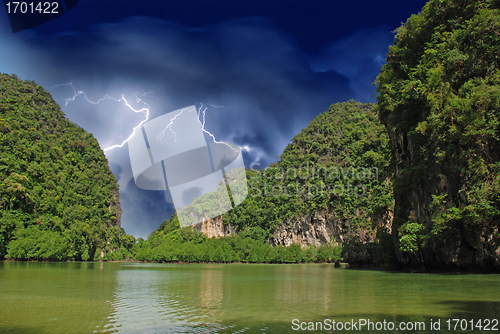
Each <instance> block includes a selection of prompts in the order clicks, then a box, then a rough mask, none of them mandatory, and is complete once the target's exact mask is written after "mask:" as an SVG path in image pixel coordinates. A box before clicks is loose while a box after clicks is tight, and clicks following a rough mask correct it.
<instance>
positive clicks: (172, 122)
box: [156, 109, 187, 142]
mask: <svg viewBox="0 0 500 334" xmlns="http://www.w3.org/2000/svg"><path fill="white" fill-rule="evenodd" d="M186 110H187V109H182V110H181V111H180V112H179V113H178V114H177V115H175V116H174V118H172V119H171V120H170V122H169V123H168V125H167V126H166V127H165V129H163V131H162V132H161V133H160V135H159V136H158V137H156V138H158V139H162V138H163V136H164V135H165V131H167V129H169V128H170V132H172V133H173V134H174V141H175V142H177V133H175V132H174V130H172V125H173V124H174V121H175V119H176V118H177V117H179V116H180V115H182V113H183V112H184V111H186Z"/></svg>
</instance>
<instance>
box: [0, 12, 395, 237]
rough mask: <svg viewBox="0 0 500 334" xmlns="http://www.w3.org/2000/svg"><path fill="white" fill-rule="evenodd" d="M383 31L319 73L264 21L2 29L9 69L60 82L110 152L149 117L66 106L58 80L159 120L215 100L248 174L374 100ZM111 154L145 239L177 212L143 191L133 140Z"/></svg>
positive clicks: (218, 118)
mask: <svg viewBox="0 0 500 334" xmlns="http://www.w3.org/2000/svg"><path fill="white" fill-rule="evenodd" d="M365 35H366V36H365ZM382 35H383V31H382V30H380V31H379V30H377V31H375V32H373V31H365V32H363V31H361V32H359V33H357V34H355V35H353V36H351V37H349V38H346V39H345V40H344V41H340V42H338V43H335V44H333V45H332V47H330V48H328V49H326V50H324V51H323V52H322V54H321V55H320V56H318V57H317V58H315V59H314V63H313V69H314V70H313V69H311V63H310V59H311V57H310V56H308V55H306V54H304V53H303V52H302V51H301V50H300V49H299V48H298V46H297V45H296V44H295V43H294V40H292V39H291V38H290V36H288V35H286V34H284V33H283V32H281V31H280V30H278V29H276V28H275V27H274V26H273V25H272V23H271V22H270V21H269V20H267V19H264V18H247V19H240V20H232V21H225V22H222V23H219V24H214V25H210V26H205V27H203V28H196V29H192V28H189V27H186V26H183V25H179V24H176V23H172V22H169V21H164V20H160V19H153V18H148V17H136V18H129V19H126V20H124V21H122V22H119V23H113V24H102V25H99V26H97V27H95V28H94V29H93V30H91V31H88V32H80V33H71V32H68V33H64V34H58V35H51V36H37V35H33V34H32V35H30V33H29V32H28V33H26V34H24V35H16V36H12V35H8V34H0V43H2V44H3V45H4V46H3V47H2V54H1V55H0V71H1V72H7V73H16V74H18V75H19V76H20V77H21V78H23V79H30V80H35V81H36V82H37V83H39V84H42V85H43V86H44V87H52V88H50V89H49V91H50V92H51V93H52V94H53V96H54V98H55V99H56V101H57V102H59V103H60V104H61V107H62V109H63V111H64V112H65V113H66V115H67V116H68V118H69V119H70V120H72V121H74V122H76V123H77V124H79V125H80V126H82V127H83V128H85V129H86V130H87V131H90V132H92V133H93V134H94V136H95V137H96V138H97V139H98V140H99V143H100V144H101V146H102V147H103V148H105V147H109V146H111V145H113V144H119V143H120V142H122V141H123V140H124V139H126V138H127V137H128V136H129V135H130V133H131V131H132V128H133V127H134V125H136V124H138V123H139V122H140V121H141V120H143V119H144V116H145V114H144V113H135V112H133V111H131V110H130V109H129V108H127V106H126V105H125V104H124V102H123V101H122V102H116V101H114V100H111V99H107V100H104V101H103V102H101V103H100V104H99V105H94V104H91V103H88V102H87V101H86V100H85V99H84V96H83V95H79V96H77V97H76V98H75V99H74V101H70V102H69V103H68V104H67V105H65V99H67V98H71V97H73V95H74V92H73V89H72V87H71V86H68V85H66V86H55V85H57V84H64V83H68V82H72V83H73V87H74V88H75V89H76V90H77V91H79V90H81V91H84V92H85V93H86V97H87V98H88V99H89V100H91V101H94V102H95V101H98V100H99V99H101V98H102V97H103V96H104V95H106V94H109V96H111V97H113V98H115V99H120V98H121V97H122V94H123V96H124V97H125V98H126V99H127V101H128V102H129V103H130V104H131V105H132V106H133V107H134V108H135V109H137V110H139V109H141V108H143V107H144V106H145V104H144V103H147V104H148V105H149V107H150V112H151V116H150V119H153V118H155V117H157V116H160V115H162V114H164V113H167V112H170V111H173V110H176V109H178V108H182V107H185V106H189V105H192V104H196V106H197V107H198V108H200V107H201V106H202V103H203V105H204V106H207V107H208V109H207V112H206V129H207V130H209V131H211V132H212V133H213V134H214V135H215V136H216V137H217V139H218V140H223V141H228V142H232V143H235V144H237V145H239V146H241V147H243V154H244V160H245V164H246V166H247V167H250V166H251V165H252V166H254V167H256V168H264V167H266V166H268V165H269V163H270V162H273V161H276V156H279V155H280V154H281V152H282V150H283V148H284V147H285V146H286V145H287V144H288V143H289V142H290V140H291V139H292V138H293V136H294V135H295V134H297V133H298V132H299V131H300V130H301V129H302V128H305V127H306V126H307V124H308V123H309V122H310V121H311V120H312V119H313V118H314V117H315V116H317V115H319V114H320V113H322V112H324V111H326V110H327V109H328V106H329V105H330V104H332V103H335V102H339V101H346V100H348V99H350V98H355V97H358V98H360V99H361V100H367V99H369V98H367V97H366V96H368V95H367V94H369V95H371V91H370V90H369V89H368V88H366V87H367V85H371V82H373V79H374V75H376V73H375V71H378V69H377V68H378V67H380V65H381V63H380V59H379V58H377V56H378V55H381V56H382V57H385V53H384V50H383V49H384V48H385V49H387V45H388V43H390V42H391V41H390V35H388V36H386V37H389V38H385V37H384V38H385V39H384V38H382V37H381V36H382ZM361 43H366V45H367V46H362V45H358V44H361ZM351 52H352V53H351ZM385 52H386V51H385ZM364 53H366V54H364ZM382 60H383V58H382ZM358 67H359V68H358ZM151 91H154V93H151V94H148V95H144V93H148V92H151ZM134 92H141V93H140V95H136V96H138V97H141V98H142V102H137V101H136V100H135V97H134ZM221 106H224V107H221ZM106 155H107V157H108V160H109V161H110V163H111V166H112V169H113V172H114V173H115V176H116V177H117V178H118V179H119V182H120V185H121V189H120V194H121V198H122V201H121V202H122V208H123V210H124V212H123V216H122V226H123V227H124V228H125V229H126V230H127V232H129V233H132V234H134V235H142V236H144V232H146V231H147V232H148V233H149V232H150V231H152V229H154V228H156V227H157V226H158V225H159V224H160V223H161V222H162V221H163V220H164V219H166V218H168V217H169V216H170V214H171V213H173V208H172V207H171V206H170V205H167V202H165V196H164V195H162V196H160V195H158V193H156V192H151V191H143V190H140V189H138V188H137V187H135V185H134V184H133V181H132V179H131V178H132V173H131V167H130V162H129V158H128V150H127V146H126V145H125V146H124V147H123V148H117V149H114V150H110V151H107V152H106ZM166 197H167V200H170V197H169V195H168V194H167V196H166ZM144 221H148V223H147V225H144Z"/></svg>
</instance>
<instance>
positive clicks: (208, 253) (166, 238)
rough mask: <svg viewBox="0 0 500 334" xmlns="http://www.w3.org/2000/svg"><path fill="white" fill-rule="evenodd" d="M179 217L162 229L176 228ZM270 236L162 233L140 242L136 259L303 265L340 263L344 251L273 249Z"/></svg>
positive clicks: (181, 230) (253, 231) (253, 229)
mask: <svg viewBox="0 0 500 334" xmlns="http://www.w3.org/2000/svg"><path fill="white" fill-rule="evenodd" d="M174 220H175V216H174V217H172V218H171V219H170V221H165V222H164V223H163V224H162V226H173V225H175V221H174ZM266 241H267V232H266V231H265V230H263V229H261V228H259V227H256V226H253V227H250V228H248V229H247V230H246V231H243V232H242V233H240V234H239V235H238V236H230V237H222V238H218V239H216V238H212V239H208V238H207V237H206V236H205V235H203V234H199V233H197V232H195V231H193V230H192V229H191V228H190V227H184V228H180V227H178V228H177V229H169V230H168V231H167V230H166V229H158V230H157V231H155V232H153V233H152V234H151V235H150V236H149V238H148V240H146V241H145V240H139V242H138V243H137V245H136V246H135V249H134V256H135V259H137V260H140V261H152V262H220V263H229V262H246V263H302V262H335V261H337V260H340V259H341V258H342V257H341V252H342V247H340V246H328V245H322V246H320V247H315V246H310V247H308V248H305V249H302V248H301V247H300V246H299V245H297V244H292V245H290V246H289V247H283V246H276V247H272V246H271V245H270V244H268V243H267V242H266Z"/></svg>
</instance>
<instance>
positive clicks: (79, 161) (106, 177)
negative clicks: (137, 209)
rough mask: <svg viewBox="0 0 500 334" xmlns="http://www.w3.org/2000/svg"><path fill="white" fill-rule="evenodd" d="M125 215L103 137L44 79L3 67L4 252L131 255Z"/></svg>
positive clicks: (0, 179)
mask: <svg viewBox="0 0 500 334" xmlns="http://www.w3.org/2000/svg"><path fill="white" fill-rule="evenodd" d="M120 214H121V209H120V205H119V195H118V184H117V181H116V179H115V177H114V176H113V174H112V173H111V171H110V170H109V167H108V162H107V160H106V157H105V156H104V153H103V151H102V150H101V149H100V147H99V144H98V142H97V140H96V139H95V138H94V137H93V136H92V135H91V134H89V133H87V132H85V131H84V130H83V129H82V128H80V127H78V126H77V125H75V124H73V123H71V122H70V121H69V120H68V119H66V118H65V116H64V114H63V112H62V111H61V110H60V108H59V106H58V105H57V104H56V103H55V102H54V100H53V99H52V97H51V96H50V94H49V93H48V92H46V91H45V90H44V89H43V88H42V87H41V86H39V85H37V84H36V83H34V82H32V81H23V80H21V79H19V78H18V77H17V76H15V75H12V76H11V75H7V74H0V259H2V258H7V259H16V260H93V259H121V258H124V257H126V256H130V254H129V249H131V247H132V245H133V244H134V241H135V240H134V238H133V237H132V236H129V235H127V234H126V233H125V232H124V230H123V229H121V228H120V227H119V219H120Z"/></svg>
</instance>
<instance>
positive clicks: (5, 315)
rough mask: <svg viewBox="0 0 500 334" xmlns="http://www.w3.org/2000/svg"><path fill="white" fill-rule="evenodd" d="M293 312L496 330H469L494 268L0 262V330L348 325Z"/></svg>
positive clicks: (489, 296)
mask: <svg viewBox="0 0 500 334" xmlns="http://www.w3.org/2000/svg"><path fill="white" fill-rule="evenodd" d="M453 318H458V319H465V320H463V321H462V325H464V324H466V326H469V327H468V329H469V330H467V331H459V330H456V331H453V330H450V331H448V330H447V328H446V326H447V324H446V322H445V321H446V320H447V319H453ZM294 319H298V320H296V322H297V323H298V324H300V323H301V322H305V324H303V328H306V327H307V326H308V324H307V323H308V322H323V324H324V323H325V322H324V321H325V319H330V320H332V319H334V320H335V321H337V322H338V321H341V322H346V321H349V322H354V321H359V319H369V320H370V321H372V322H373V323H376V322H380V323H382V322H383V321H384V320H385V321H387V322H394V323H395V324H396V326H398V324H399V323H400V322H403V321H404V322H424V323H425V325H426V327H425V330H422V329H421V330H412V331H406V332H408V333H429V332H432V331H431V330H430V328H429V326H430V325H429V324H430V322H431V319H432V321H433V322H435V321H436V320H438V319H441V320H440V321H441V331H440V332H442V333H446V332H450V333H457V332H463V333H496V332H498V333H500V324H499V325H497V326H496V327H495V326H493V323H492V324H491V325H490V329H493V331H492V330H490V331H478V330H470V326H471V323H470V320H471V319H474V324H477V320H478V319H482V320H484V319H489V320H491V319H500V275H439V274H407V273H390V272H382V271H369V270H353V269H338V268H334V267H333V265H327V264H303V265H246V264H230V265H217V264H186V265H177V264H144V263H34V262H32V263H25V262H24V263H15V262H3V263H2V262H0V332H1V333H27V334H31V333H297V332H308V333H330V332H331V333H338V332H343V333H346V332H347V331H345V330H344V331H338V330H336V331H330V330H325V328H323V330H318V331H307V330H306V331H294V330H293V329H294V327H293V323H292V321H293V320H294ZM330 320H328V321H330ZM464 321H465V322H467V323H464ZM483 324H484V322H483ZM451 325H452V326H453V325H454V323H453V322H452V323H451ZM297 326H298V325H297ZM315 326H317V325H315ZM373 326H375V325H373ZM295 328H298V327H295ZM317 328H318V329H319V327H317ZM495 328H496V329H497V330H496V331H495V330H494V329H495ZM327 329H329V328H327ZM457 329H460V325H459V326H458V328H457ZM349 332H356V331H349ZM359 332H360V333H373V332H388V333H395V332H397V333H402V332H404V331H401V330H399V331H396V330H392V331H383V330H382V331H376V330H370V329H368V328H366V327H365V328H363V329H362V330H359ZM434 332H437V331H434Z"/></svg>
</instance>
